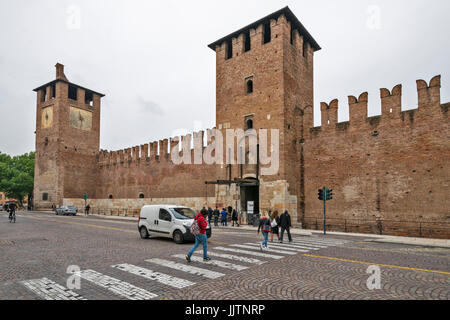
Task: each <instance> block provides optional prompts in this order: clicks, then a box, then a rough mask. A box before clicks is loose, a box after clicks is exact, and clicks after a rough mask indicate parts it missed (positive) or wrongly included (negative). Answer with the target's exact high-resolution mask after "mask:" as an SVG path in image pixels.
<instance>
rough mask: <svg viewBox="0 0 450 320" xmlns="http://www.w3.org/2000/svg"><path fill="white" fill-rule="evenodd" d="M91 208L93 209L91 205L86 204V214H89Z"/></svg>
mask: <svg viewBox="0 0 450 320" xmlns="http://www.w3.org/2000/svg"><path fill="white" fill-rule="evenodd" d="M90 209H91V206H90V205H89V204H88V205H87V206H86V208H84V210H85V214H86V216H88V215H89V210H90Z"/></svg>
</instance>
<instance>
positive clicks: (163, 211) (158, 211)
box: [138, 205, 211, 244]
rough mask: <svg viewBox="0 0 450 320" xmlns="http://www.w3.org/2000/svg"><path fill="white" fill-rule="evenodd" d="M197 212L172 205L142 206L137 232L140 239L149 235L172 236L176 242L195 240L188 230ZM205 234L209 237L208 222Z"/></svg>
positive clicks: (209, 227) (209, 228)
mask: <svg viewBox="0 0 450 320" xmlns="http://www.w3.org/2000/svg"><path fill="white" fill-rule="evenodd" d="M196 216H197V213H196V212H195V211H194V210H192V209H191V208H187V207H181V206H174V205H153V206H144V207H142V209H141V212H140V214H139V224H138V228H139V233H140V235H141V238H142V239H148V238H149V237H150V236H156V237H165V238H172V239H173V240H174V241H175V242H176V243H178V244H181V243H184V242H185V241H195V237H194V236H193V235H192V234H191V232H190V227H191V225H192V223H193V222H194V218H195V217H196ZM206 235H207V237H208V238H210V237H211V226H210V225H209V224H208V226H207V228H206Z"/></svg>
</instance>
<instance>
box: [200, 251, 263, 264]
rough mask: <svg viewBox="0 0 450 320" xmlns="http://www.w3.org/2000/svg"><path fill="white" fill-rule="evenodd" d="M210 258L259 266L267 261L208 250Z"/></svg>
mask: <svg viewBox="0 0 450 320" xmlns="http://www.w3.org/2000/svg"><path fill="white" fill-rule="evenodd" d="M194 254H203V253H202V252H200V251H197V252H195V253H194ZM208 256H211V257H219V258H223V259H229V260H235V261H240V262H247V263H253V264H259V265H261V264H264V263H266V262H265V261H261V260H258V259H254V258H247V257H242V256H235V255H232V254H227V253H217V252H213V251H210V250H208Z"/></svg>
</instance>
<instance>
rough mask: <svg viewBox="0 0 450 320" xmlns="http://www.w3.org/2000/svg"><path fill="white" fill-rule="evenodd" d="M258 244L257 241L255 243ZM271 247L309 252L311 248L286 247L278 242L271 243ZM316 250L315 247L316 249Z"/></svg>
mask: <svg viewBox="0 0 450 320" xmlns="http://www.w3.org/2000/svg"><path fill="white" fill-rule="evenodd" d="M245 244H246V245H247V244H248V245H252V246H253V245H255V243H251V242H249V243H245ZM257 245H258V246H259V243H258V244H257ZM270 247H271V248H274V247H275V248H280V249H282V250H288V251H296V252H309V251H311V250H305V249H300V248H295V247H288V246H283V245H279V244H278V243H271V244H270ZM316 250H317V249H316ZM269 251H270V250H269Z"/></svg>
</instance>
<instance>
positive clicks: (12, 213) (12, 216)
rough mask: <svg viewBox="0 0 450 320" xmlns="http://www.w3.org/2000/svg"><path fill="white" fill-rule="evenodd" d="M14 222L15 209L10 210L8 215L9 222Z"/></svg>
mask: <svg viewBox="0 0 450 320" xmlns="http://www.w3.org/2000/svg"><path fill="white" fill-rule="evenodd" d="M12 222H14V223H16V211H12V212H11V214H10V215H9V223H12Z"/></svg>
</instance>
